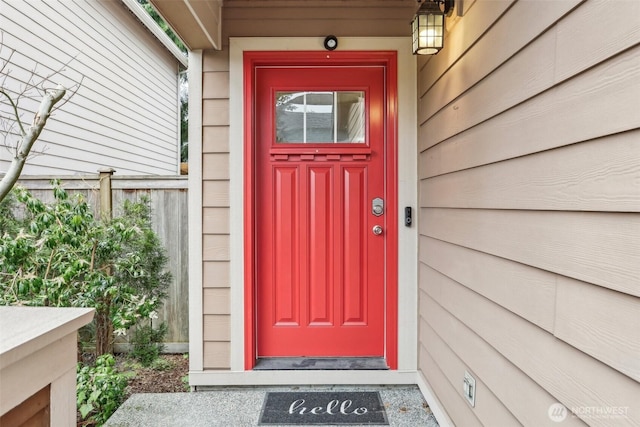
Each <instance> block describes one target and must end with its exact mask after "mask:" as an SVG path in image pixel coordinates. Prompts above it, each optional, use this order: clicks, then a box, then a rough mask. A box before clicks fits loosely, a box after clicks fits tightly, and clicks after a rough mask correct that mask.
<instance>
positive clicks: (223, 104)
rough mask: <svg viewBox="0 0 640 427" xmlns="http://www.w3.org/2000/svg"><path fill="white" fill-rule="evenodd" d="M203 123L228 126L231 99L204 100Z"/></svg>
mask: <svg viewBox="0 0 640 427" xmlns="http://www.w3.org/2000/svg"><path fill="white" fill-rule="evenodd" d="M202 124H203V125H204V126H228V125H229V101H228V100H227V99H205V100H203V101H202Z"/></svg>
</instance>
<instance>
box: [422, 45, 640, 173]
mask: <svg viewBox="0 0 640 427" xmlns="http://www.w3.org/2000/svg"><path fill="white" fill-rule="evenodd" d="M639 52H640V47H636V48H634V49H632V50H630V51H629V52H625V53H623V54H621V55H619V56H617V57H615V58H613V59H612V60H611V62H607V63H604V64H602V65H599V66H597V67H594V68H592V69H590V70H588V71H586V72H584V73H582V74H580V75H578V76H576V77H575V78H573V79H571V80H569V81H567V82H566V83H564V84H561V85H559V86H556V87H554V88H553V89H552V90H548V91H546V92H544V93H542V94H539V95H538V96H536V97H534V98H532V99H530V100H528V101H527V102H525V103H523V104H520V105H518V106H516V107H514V108H512V109H510V110H508V111H506V112H504V113H502V114H500V115H499V116H497V117H495V118H493V119H491V120H489V121H486V122H484V123H481V124H479V125H477V126H475V127H473V128H471V129H468V130H465V132H462V133H459V134H457V135H455V136H453V137H451V138H449V139H447V140H446V141H441V142H440V141H438V139H437V138H435V139H434V137H433V135H431V134H429V133H424V136H423V137H421V138H420V141H419V146H420V147H422V148H421V149H425V148H427V147H432V146H434V145H435V144H438V145H435V147H433V148H432V150H435V153H434V154H433V155H432V154H431V153H430V152H431V150H428V151H426V152H424V153H423V156H424V158H425V159H426V161H427V162H428V164H427V165H426V167H424V168H422V170H423V173H424V172H427V173H428V176H431V175H434V174H440V173H446V172H450V171H454V170H458V169H463V168H469V167H473V166H477V165H483V164H487V163H491V162H496V161H500V160H505V159H511V158H514V157H518V156H523V155H526V154H530V153H535V152H538V151H543V150H549V149H553V148H557V147H561V146H564V145H569V144H572V143H575V142H580V141H586V140H590V139H594V138H598V137H602V136H605V135H611V134H614V133H618V132H624V131H628V130H633V129H637V128H638V127H640V115H638V114H637V112H638V111H640V86H639V85H638V84H637V82H638V79H639V78H640V70H638V66H637V58H638V53H639ZM594 82H607V84H606V85H603V84H601V83H595V84H594ZM502 92H503V90H500V91H499V92H498V93H502ZM442 137H443V138H444V136H442Z"/></svg>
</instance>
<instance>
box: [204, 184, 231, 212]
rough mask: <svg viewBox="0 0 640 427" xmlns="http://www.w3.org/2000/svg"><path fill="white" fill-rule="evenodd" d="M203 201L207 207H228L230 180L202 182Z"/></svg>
mask: <svg viewBox="0 0 640 427" xmlns="http://www.w3.org/2000/svg"><path fill="white" fill-rule="evenodd" d="M202 203H203V205H204V206H205V207H212V206H215V207H228V206H229V182H228V181H204V182H203V183H202Z"/></svg>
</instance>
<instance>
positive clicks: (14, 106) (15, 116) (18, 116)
mask: <svg viewBox="0 0 640 427" xmlns="http://www.w3.org/2000/svg"><path fill="white" fill-rule="evenodd" d="M0 94H2V95H4V96H6V97H7V99H8V100H9V103H10V104H11V107H12V108H13V116H14V118H15V119H16V123H18V126H19V127H20V135H21V136H24V134H25V131H24V127H23V126H22V120H20V113H18V106H17V105H16V103H15V102H13V99H11V96H9V94H8V93H7V92H6V91H5V90H4V89H3V88H1V87H0Z"/></svg>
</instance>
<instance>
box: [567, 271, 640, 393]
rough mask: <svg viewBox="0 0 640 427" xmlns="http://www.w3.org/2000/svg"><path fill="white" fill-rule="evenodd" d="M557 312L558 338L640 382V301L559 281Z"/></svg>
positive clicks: (576, 283) (594, 287)
mask: <svg viewBox="0 0 640 427" xmlns="http://www.w3.org/2000/svg"><path fill="white" fill-rule="evenodd" d="M603 307H606V308H607V309H606V310H603ZM556 312H557V313H558V315H557V318H556V331H555V335H556V336H557V337H558V338H560V339H562V340H564V341H566V342H568V343H569V344H571V345H573V346H574V347H576V348H579V349H580V350H582V351H584V352H585V353H587V354H589V355H591V356H593V357H595V358H596V359H598V360H601V361H602V362H604V363H606V364H607V365H609V366H611V367H613V368H615V369H617V370H618V371H620V372H622V373H624V374H626V375H628V376H630V377H631V378H633V379H635V380H636V381H640V357H639V356H640V327H639V322H640V299H639V298H637V297H632V296H630V295H625V294H621V293H619V292H614V291H610V290H608V289H603V288H601V287H599V286H593V285H590V284H588V283H582V282H579V281H577V280H573V279H569V278H567V277H559V278H558V300H557V303H556Z"/></svg>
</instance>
